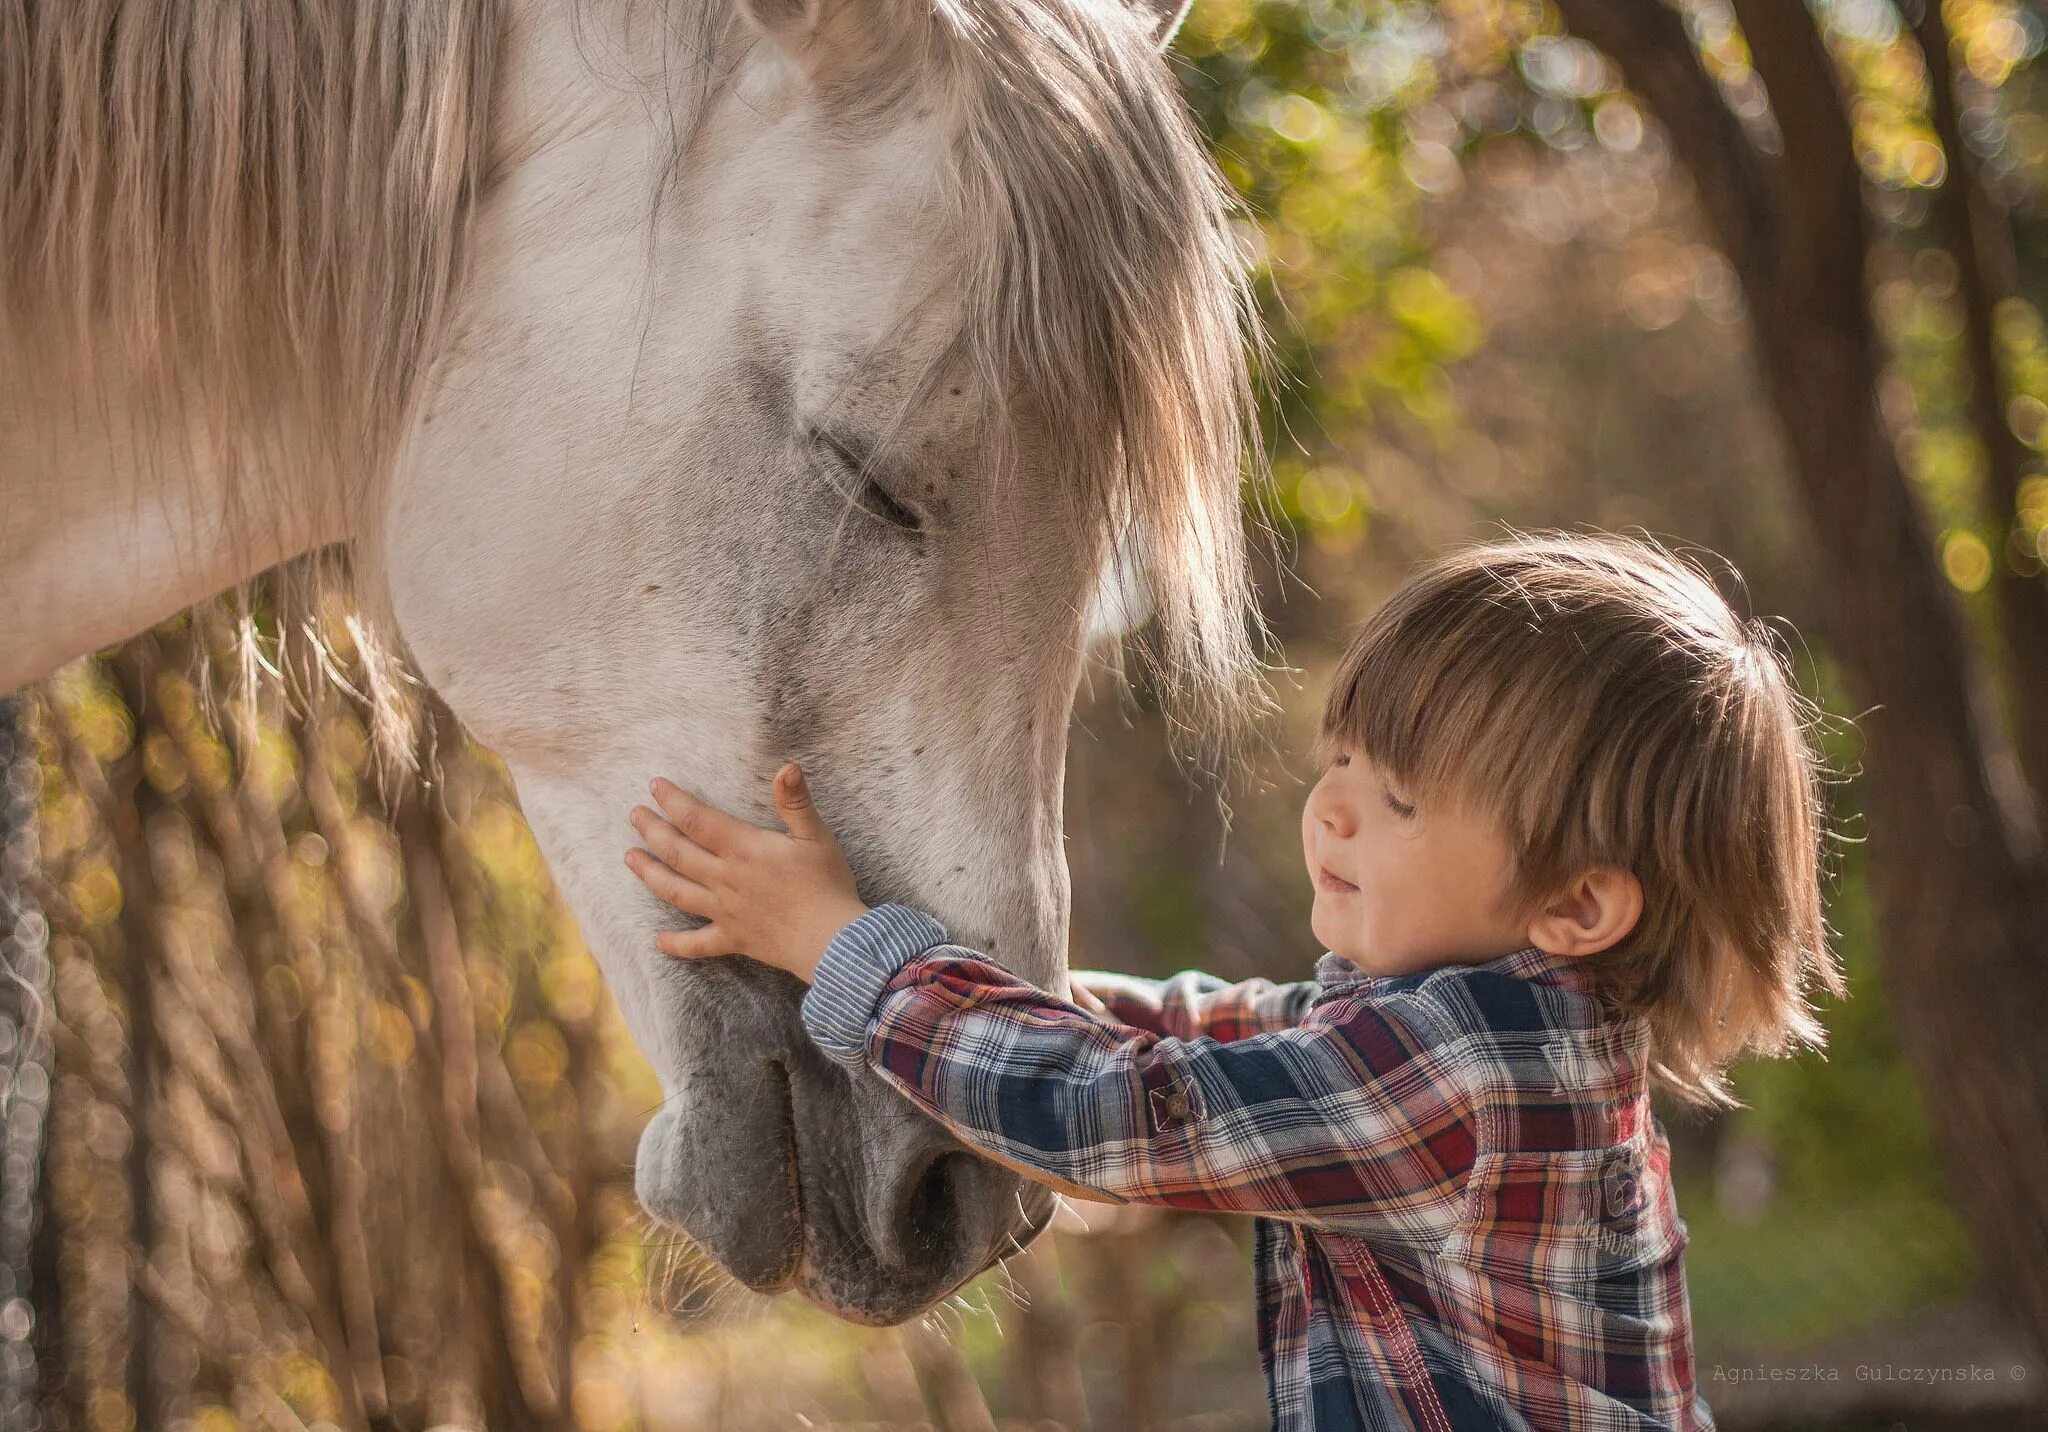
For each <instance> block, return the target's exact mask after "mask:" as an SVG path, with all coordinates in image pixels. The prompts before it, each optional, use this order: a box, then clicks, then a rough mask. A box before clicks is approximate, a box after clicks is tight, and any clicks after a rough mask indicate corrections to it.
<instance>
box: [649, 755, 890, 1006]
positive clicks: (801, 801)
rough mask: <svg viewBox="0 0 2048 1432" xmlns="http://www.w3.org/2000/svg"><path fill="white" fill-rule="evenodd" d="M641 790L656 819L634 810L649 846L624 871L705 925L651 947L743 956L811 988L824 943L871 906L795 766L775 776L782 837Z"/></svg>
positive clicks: (658, 789) (665, 793)
mask: <svg viewBox="0 0 2048 1432" xmlns="http://www.w3.org/2000/svg"><path fill="white" fill-rule="evenodd" d="M648 790H649V791H650V792H652V794H653V796H654V800H655V803H656V804H657V805H659V806H660V807H661V811H662V814H661V815H657V814H656V813H655V812H654V811H651V810H649V809H648V808H647V807H646V806H635V807H633V814H632V817H631V819H632V822H633V829H635V830H637V831H639V832H640V838H641V839H642V840H644V841H646V842H647V848H646V849H645V850H643V849H641V848H640V847H638V846H635V847H634V848H632V849H631V850H628V851H627V852H626V866H627V868H628V869H630V870H631V871H632V872H633V873H634V874H635V875H637V876H639V877H640V879H641V881H642V882H643V883H644V884H645V885H646V886H647V888H648V889H649V890H651V891H653V892H654V894H655V895H656V896H657V897H658V898H660V899H661V900H662V901H663V902H665V903H667V904H670V905H673V906H675V908H676V909H678V910H681V911H684V912H685V913H687V914H691V915H699V916H702V917H703V918H704V919H706V920H708V921H709V922H710V923H709V924H707V925H704V926H703V927H702V928H700V929H695V930H665V931H663V932H662V933H661V934H660V935H659V936H657V937H656V938H655V943H656V944H657V945H658V946H660V948H661V950H662V951H663V952H664V953H665V954H670V955H676V956H679V957H681V958H684V959H702V958H704V957H706V956H709V955H747V956H750V957H752V958H754V959H757V960H759V961H760V962H761V963H762V964H764V965H773V966H775V967H776V968H777V969H781V970H788V971H789V972H790V973H791V974H793V975H795V976H796V977H797V978H798V979H800V980H802V981H803V982H804V983H805V984H809V983H810V982H811V972H812V971H813V970H815V969H816V968H817V966H818V957H819V956H820V955H822V954H824V953H825V946H826V945H828V944H830V943H831V941H832V937H833V936H834V935H836V934H838V933H839V930H840V927H841V926H843V925H845V924H846V922H847V921H849V920H851V919H853V918H855V917H856V916H858V915H861V914H863V913H865V912H866V910H867V908H868V907H867V906H866V905H865V904H863V903H862V902H861V898H860V895H859V893H858V892H857V891H856V890H855V889H854V884H853V871H852V869H851V868H850V867H849V866H848V865H847V863H846V857H845V856H844V855H843V854H841V853H840V849H839V842H838V840H837V839H835V838H834V837H833V834H832V832H831V830H830V829H828V828H827V827H826V825H825V822H824V820H823V819H821V818H820V817H819V815H818V812H817V808H816V807H815V806H813V805H812V804H811V793H810V789H809V787H808V786H806V785H805V784H804V775H803V772H802V771H801V770H799V769H798V768H797V765H796V763H795V762H794V761H791V762H789V763H788V764H786V765H784V766H783V768H782V769H781V770H779V771H777V772H776V773H775V786H774V791H775V812H776V814H777V815H779V816H780V817H781V818H782V823H783V824H784V825H785V826H787V827H788V831H787V833H784V832H783V831H779V830H768V829H765V828H763V827H761V826H758V825H750V824H748V823H747V822H746V821H743V820H740V819H738V818H737V817H735V816H730V815H727V814H726V813H725V812H724V811H721V810H717V809H714V808H713V807H711V806H708V805H705V804H704V803H703V802H702V801H700V800H698V799H697V798H696V797H695V796H692V795H690V794H689V793H688V792H686V791H684V790H683V789H682V788H681V787H679V786H677V785H676V784H675V783H674V782H672V781H668V780H664V779H662V778H660V777H656V778H655V780H654V783H653V784H652V785H650V786H649V787H648ZM662 815H666V816H667V817H668V819H666V820H664V819H662ZM650 852H651V853H650Z"/></svg>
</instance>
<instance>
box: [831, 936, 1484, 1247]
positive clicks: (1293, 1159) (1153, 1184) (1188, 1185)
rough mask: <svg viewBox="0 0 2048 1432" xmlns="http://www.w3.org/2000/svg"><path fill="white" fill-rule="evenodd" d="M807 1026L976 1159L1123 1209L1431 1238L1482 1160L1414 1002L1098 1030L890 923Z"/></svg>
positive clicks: (1450, 1050)
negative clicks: (1282, 1024)
mask: <svg viewBox="0 0 2048 1432" xmlns="http://www.w3.org/2000/svg"><path fill="white" fill-rule="evenodd" d="M803 1017H804V1022H805V1025H806V1027H807V1028H808V1029H809V1031H810V1033H811V1036H812V1038H813V1039H814V1040H815V1041H816V1042H817V1043H818V1045H819V1046H820V1047H821V1048H822V1049H824V1051H825V1052H826V1053H827V1054H829V1055H830V1056H831V1057H833V1058H834V1059H837V1060H839V1061H840V1062H841V1063H843V1064H846V1065H848V1066H849V1067H853V1068H859V1067H863V1066H866V1067H871V1068H873V1069H875V1070H876V1071H877V1072H879V1073H880V1074H881V1076H882V1077H883V1078H884V1079H886V1080H887V1081H888V1082H889V1083H890V1084H891V1085H893V1086H894V1087H895V1088H896V1089H898V1090H899V1091H900V1092H902V1093H903V1094H904V1095H905V1096H906V1097H907V1098H909V1099H910V1100H911V1101H912V1102H914V1103H915V1104H917V1105H918V1106H919V1107H920V1108H922V1109H923V1110H924V1111H925V1112H926V1113H928V1114H929V1115H931V1117H933V1118H934V1119H936V1120H938V1121H939V1122H940V1123H942V1124H944V1125H946V1126H947V1127H948V1128H949V1129H951V1130H952V1131H953V1132H954V1133H955V1134H956V1135H957V1136H958V1137H959V1138H960V1139H961V1140H962V1141H963V1142H965V1143H967V1144H969V1145H971V1146H972V1147H974V1148H976V1149H978V1150H980V1151H981V1152H983V1153H985V1154H987V1155H989V1156H990V1157H992V1158H994V1159H996V1160H998V1161H999V1162H1002V1163H1007V1164H1010V1165H1012V1166H1014V1167H1017V1168H1019V1169H1022V1170H1024V1171H1026V1172H1028V1173H1031V1174H1033V1175H1035V1176H1038V1177H1040V1178H1041V1179H1043V1180H1044V1181H1046V1182H1050V1183H1054V1184H1059V1185H1065V1186H1068V1187H1070V1188H1075V1189H1079V1190H1082V1191H1085V1192H1087V1193H1088V1194H1091V1195H1093V1196H1095V1197H1099V1198H1107V1199H1109V1200H1111V1201H1114V1202H1137V1203H1156V1204H1164V1205H1167V1206H1170V1207H1175V1208H1197V1209H1208V1210H1214V1211H1222V1212H1232V1213H1259V1214H1265V1215H1268V1216H1272V1217H1279V1218H1288V1219H1293V1220H1296V1221H1301V1222H1308V1223H1327V1224H1332V1225H1336V1224H1357V1223H1359V1222H1361V1221H1362V1222H1363V1223H1365V1224H1367V1225H1370V1226H1376V1227H1383V1228H1397V1229H1398V1228H1405V1229H1407V1230H1409V1231H1412V1232H1418V1233H1420V1232H1422V1231H1423V1230H1425V1229H1426V1228H1428V1227H1440V1220H1441V1217H1442V1215H1443V1212H1444V1210H1445V1207H1446V1205H1447V1204H1449V1203H1451V1202H1453V1201H1454V1200H1456V1199H1457V1198H1458V1196H1459V1195H1460V1193H1461V1191H1462V1188H1463V1185H1464V1181H1465V1177H1466V1175H1467V1174H1468V1173H1469V1171H1470V1169H1471V1166H1472V1162H1473V1159H1474V1157H1475V1156H1476V1152H1477V1137H1476V1135H1477V1115H1476V1111H1475V1108H1474V1104H1473V1100H1472V1098H1471V1097H1470V1094H1469V1092H1468V1088H1467V1086H1468V1084H1469V1083H1470V1082H1471V1081H1470V1080H1469V1079H1468V1078H1467V1077H1466V1074H1467V1071H1465V1070H1462V1069H1461V1068H1460V1066H1459V1063H1458V1060H1457V1057H1456V1055H1457V1051H1458V1048H1459V1046H1458V1044H1457V1042H1456V1041H1454V1040H1451V1039H1448V1038H1445V1037H1444V1036H1443V1033H1442V1031H1441V1030H1440V1028H1439V1027H1438V1026H1437V1024H1436V1022H1435V1019H1434V1017H1433V1016H1432V1015H1431V1014H1430V1013H1429V1011H1428V1010H1427V1008H1426V1006H1424V1005H1423V1004H1422V1002H1421V1001H1419V1000H1417V999H1416V998H1415V997H1414V996H1413V995H1410V994H1404V993H1392V994H1388V995H1384V996H1375V997H1365V996H1353V997H1344V996H1340V997H1338V998H1336V999H1331V1000H1327V1001H1324V1002H1323V1003H1321V1004H1318V1005H1316V1006H1314V1007H1313V1008H1311V1009H1309V1010H1308V1011H1307V1012H1306V1014H1305V1016H1304V1018H1303V1020H1302V1022H1301V1023H1300V1024H1299V1025H1296V1026H1294V1027H1290V1028H1285V1029H1278V1030H1272V1031H1268V1032H1264V1033H1259V1034H1251V1035H1246V1036H1244V1037H1243V1038H1240V1039H1237V1040H1234V1041H1231V1042H1229V1043H1224V1042H1221V1041H1219V1040H1216V1039H1214V1038H1211V1037H1208V1036H1204V1035H1198V1036H1196V1037H1194V1038H1192V1039H1183V1038H1179V1037H1177V1036H1175V1035H1171V1034H1161V1033H1158V1032H1155V1031H1152V1030H1147V1029H1142V1028H1138V1027H1134V1026H1132V1025H1129V1024H1124V1023H1120V1022H1117V1021H1114V1020H1106V1019H1102V1018H1099V1017H1097V1016H1095V1015H1092V1014H1090V1013H1089V1012H1088V1011H1086V1010H1084V1009H1082V1008H1080V1007H1078V1006H1077V1005H1075V1004H1073V1003H1072V1002H1070V1001H1068V1000H1063V999H1060V998H1058V997H1057V996H1055V995H1051V994H1048V993H1047V992H1045V991H1044V990H1041V989H1038V988H1037V987H1035V986H1033V985H1031V984H1029V983H1027V982H1025V981H1023V980H1020V979H1018V978H1017V977H1016V976H1014V975H1012V974H1011V973H1009V972H1008V971H1007V970H1004V969H1002V968H1000V967H998V966H996V965H994V964H992V963H990V962H989V961H988V960H987V959H985V958H984V957H983V956H981V955H979V954H977V953H976V952H974V951H972V950H968V949H964V948H962V947H960V946H957V945H951V944H949V943H947V942H946V932H945V929H944V927H943V926H941V925H940V924H939V923H938V922H937V921H936V920H933V919H932V918H931V917H930V916H928V915H926V914H924V913H923V912H921V911H917V910H912V909H910V908H909V907H907V906H901V905H881V906H877V907H876V908H874V909H873V910H870V911H868V912H867V913H866V914H865V915H862V916H861V917H859V918H858V919H856V920H854V921H852V922H851V923H849V924H848V925H847V926H846V927H845V928H844V929H842V930H841V931H840V932H839V933H838V935H836V936H835V937H834V938H833V940H832V942H831V944H830V945H829V946H828V947H827V948H826V951H825V953H824V955H823V957H822V958H821V959H820V960H819V962H818V967H817V970H816V971H815V973H814V976H813V983H812V986H811V989H810V991H809V992H808V993H807V994H806V995H805V996H804V1002H803Z"/></svg>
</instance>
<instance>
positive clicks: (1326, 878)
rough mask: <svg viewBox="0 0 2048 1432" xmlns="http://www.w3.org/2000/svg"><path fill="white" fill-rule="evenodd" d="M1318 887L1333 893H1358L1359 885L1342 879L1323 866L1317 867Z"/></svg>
mask: <svg viewBox="0 0 2048 1432" xmlns="http://www.w3.org/2000/svg"><path fill="white" fill-rule="evenodd" d="M1316 889H1318V890H1326V891H1328V892H1329V893H1330V894H1332V895H1356V894H1357V893H1358V887H1357V886H1356V885H1353V884H1352V883H1351V882H1350V881H1349V880H1340V879H1338V878H1337V877H1336V876H1334V875H1332V874H1331V873H1330V872H1329V871H1328V870H1327V869H1325V868H1324V867H1322V866H1320V865H1319V866H1317V867H1316Z"/></svg>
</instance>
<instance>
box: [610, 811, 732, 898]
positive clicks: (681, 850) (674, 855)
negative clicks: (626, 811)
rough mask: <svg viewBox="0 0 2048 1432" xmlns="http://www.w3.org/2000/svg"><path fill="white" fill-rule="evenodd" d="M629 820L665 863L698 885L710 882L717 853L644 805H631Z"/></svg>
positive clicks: (716, 862)
mask: <svg viewBox="0 0 2048 1432" xmlns="http://www.w3.org/2000/svg"><path fill="white" fill-rule="evenodd" d="M631 819H632V822H633V829H635V830H637V831H639V832H640V838H641V839H642V840H644V841H646V842H647V848H648V849H649V850H651V851H653V852H654V853H655V854H656V855H657V856H659V857H660V858H661V861H662V863H663V864H664V865H669V866H673V867H674V868H675V869H676V870H678V871H680V872H681V873H682V874H684V875H687V876H688V877H689V878H690V879H692V880H695V881H697V882H698V883H699V884H708V883H709V881H710V879H711V869H712V867H713V866H715V865H716V864H718V857H717V856H715V855H713V854H712V853H711V852H710V851H708V850H706V849H705V848H704V847H703V846H701V845H699V844H697V842H696V841H694V840H692V839H690V837H688V836H687V835H684V834H683V833H682V832H681V831H679V830H677V829H676V828H675V827H674V826H672V825H670V824H669V823H668V822H667V821H665V820H663V819H662V818H661V817H660V816H658V815H656V814H655V813H654V812H653V811H651V810H649V809H648V808H647V807H646V806H634V807H633V814H632V817H631Z"/></svg>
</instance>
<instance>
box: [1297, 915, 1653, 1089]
mask: <svg viewBox="0 0 2048 1432" xmlns="http://www.w3.org/2000/svg"><path fill="white" fill-rule="evenodd" d="M1591 976H1592V972H1591V970H1590V969H1588V968H1587V967H1586V966H1585V965H1583V964H1580V963H1578V962H1577V961H1575V960H1573V959H1572V958H1571V957H1570V956H1568V955H1552V954H1549V953H1547V952H1546V951H1543V950H1540V949H1537V948H1534V947H1533V946H1532V947H1530V948H1527V949H1522V950H1517V951H1515V952H1513V953H1512V954H1508V955H1503V956H1501V957H1500V958H1498V959H1493V960H1487V961H1484V962H1482V963H1476V964H1453V965H1439V966H1437V967H1436V968H1434V969H1428V970H1418V971H1416V972H1414V973H1412V974H1403V975H1372V974H1367V973H1365V972H1364V971H1362V970H1360V969H1359V968H1358V966H1356V965H1354V964H1352V963H1351V961H1349V960H1347V959H1345V958H1344V957H1343V956H1341V955H1336V954H1325V955H1324V956H1323V957H1322V959H1321V961H1319V962H1318V964H1317V967H1316V979H1317V983H1318V985H1319V987H1320V988H1319V992H1318V994H1317V997H1316V1000H1315V1004H1316V1005H1317V1006H1327V1005H1331V1004H1334V1003H1336V1002H1338V1001H1345V1000H1351V1001H1357V1002H1359V1003H1360V1004H1362V1005H1365V1006H1370V1007H1375V1008H1378V1009H1385V1010H1391V1011H1398V1012H1400V1013H1402V1014H1405V1015H1406V1016H1407V1020H1406V1022H1407V1023H1408V1024H1410V1025H1411V1026H1421V1028H1419V1029H1418V1033H1420V1034H1422V1035H1424V1036H1425V1037H1427V1038H1429V1039H1431V1040H1432V1042H1437V1043H1441V1044H1445V1045H1449V1046H1454V1050H1455V1055H1456V1058H1457V1061H1458V1062H1460V1063H1464V1064H1467V1065H1475V1066H1490V1068H1489V1073H1490V1074H1491V1075H1492V1078H1491V1079H1489V1080H1488V1081H1487V1082H1494V1081H1495V1080H1499V1079H1503V1078H1505V1079H1506V1080H1507V1081H1508V1082H1510V1083H1514V1084H1521V1083H1524V1082H1527V1081H1528V1080H1532V1079H1533V1080H1537V1081H1540V1082H1541V1083H1543V1084H1544V1085H1545V1086H1546V1087H1549V1086H1551V1085H1553V1084H1554V1083H1556V1082H1564V1081H1557V1080H1555V1079H1554V1078H1553V1076H1554V1075H1556V1074H1557V1072H1558V1069H1557V1066H1558V1065H1559V1063H1560V1062H1562V1063H1563V1064H1564V1065H1565V1066H1566V1067H1567V1068H1568V1069H1569V1068H1571V1067H1572V1066H1575V1065H1576V1066H1578V1068H1579V1069H1580V1071H1581V1078H1583V1079H1584V1080H1585V1081H1586V1082H1587V1083H1590V1084H1594V1085H1600V1086H1610V1087H1611V1086H1612V1085H1613V1084H1614V1083H1615V1082H1616V1080H1617V1077H1619V1079H1620V1080H1621V1081H1622V1082H1627V1081H1628V1080H1629V1078H1630V1076H1632V1075H1633V1074H1634V1073H1636V1072H1637V1067H1638V1065H1639V1058H1640V1055H1641V1053H1642V1050H1641V1044H1642V1039H1643V1036H1644V1030H1643V1028H1642V1027H1641V1026H1640V1022H1639V1021H1635V1020H1625V1019H1621V1018H1619V1017H1617V1016H1616V1015H1615V1014H1614V1013H1613V1011H1611V1010H1610V1009H1609V1008H1608V1007H1607V1006H1606V1005H1605V1004H1604V1003H1603V1002H1602V1001H1601V999H1600V998H1599V996H1598V995H1597V993H1596V992H1595V989H1594V985H1593V980H1592V977H1591ZM1332 1012H1333V1013H1335V1011H1332ZM1603 1066H1605V1067H1603ZM1569 1082H1571V1083H1578V1082H1580V1081H1579V1080H1576V1079H1575V1080H1571V1081H1569Z"/></svg>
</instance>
